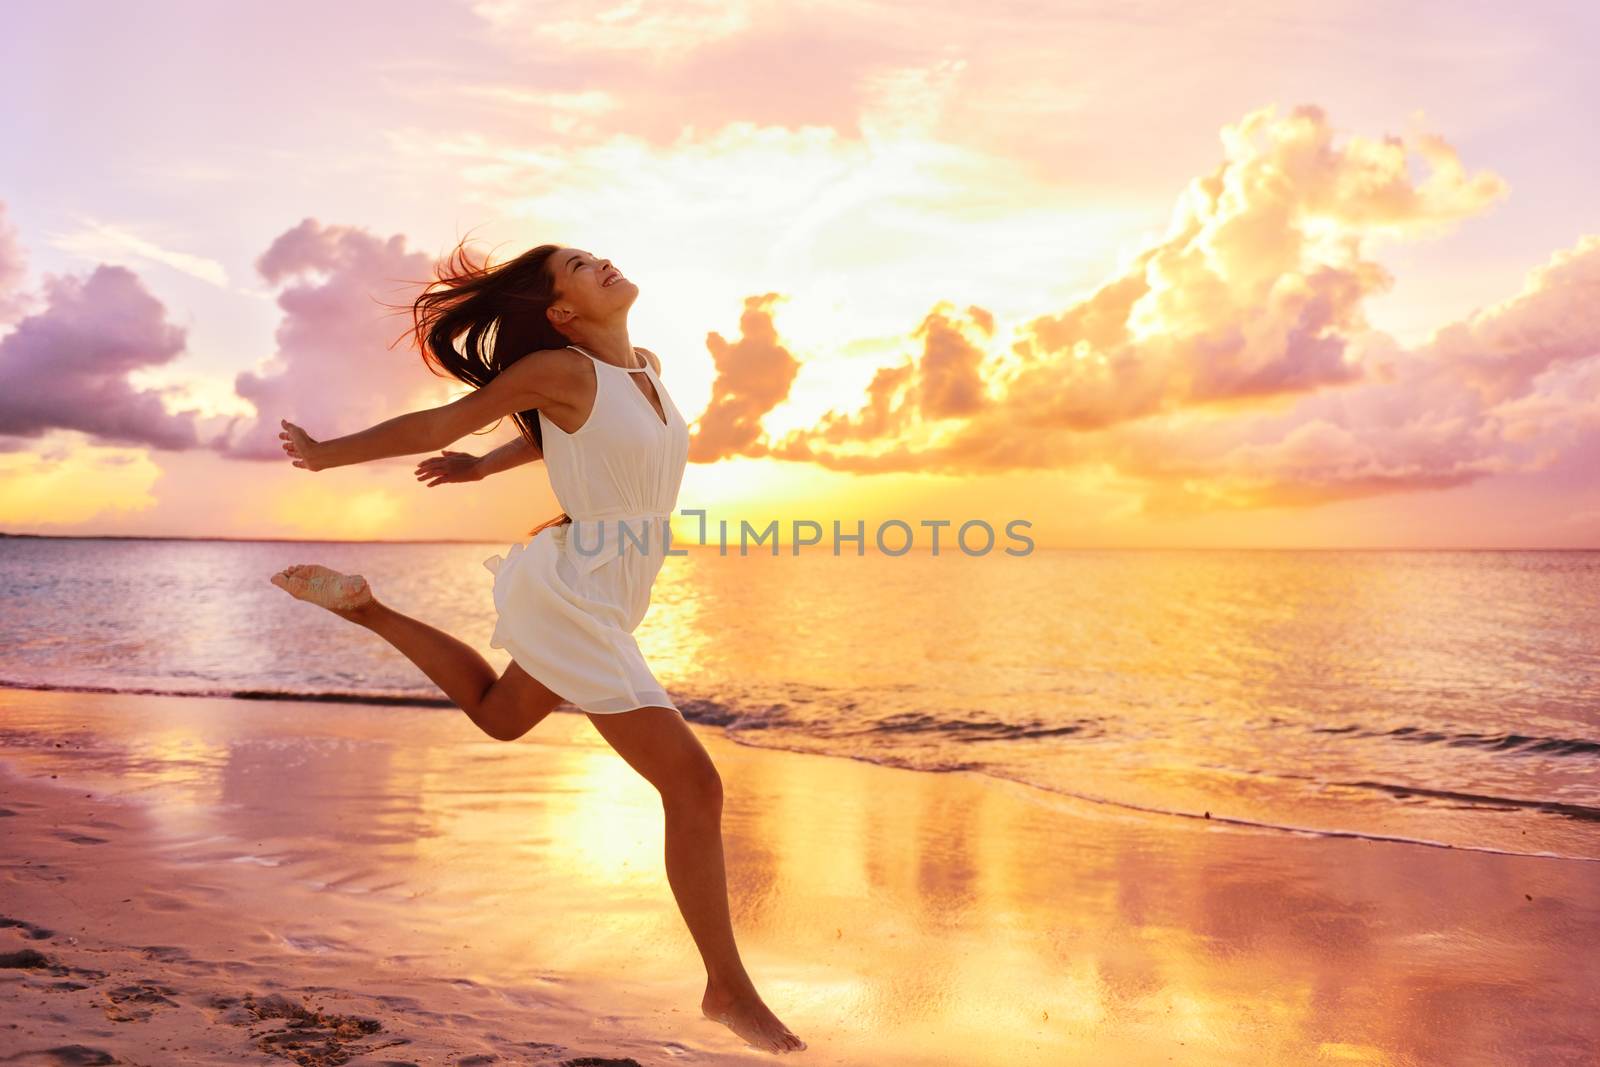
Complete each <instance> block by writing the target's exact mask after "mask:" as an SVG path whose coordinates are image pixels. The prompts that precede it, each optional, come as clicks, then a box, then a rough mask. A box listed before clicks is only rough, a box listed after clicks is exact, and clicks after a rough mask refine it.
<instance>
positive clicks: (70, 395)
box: [0, 265, 199, 450]
mask: <svg viewBox="0 0 1600 1067" xmlns="http://www.w3.org/2000/svg"><path fill="white" fill-rule="evenodd" d="M44 304H45V306H44V309H43V310H42V311H39V312H37V313H35V314H32V315H28V316H26V317H24V318H23V319H22V320H21V321H20V322H18V323H17V325H16V327H15V329H13V330H12V331H11V332H10V333H8V334H7V335H6V336H5V337H4V338H3V339H0V434H8V435H12V436H14V437H20V438H32V437H38V436H40V435H42V434H44V433H46V432H47V431H49V430H52V429H69V430H77V431H80V432H82V433H85V434H88V435H90V436H91V437H93V438H96V439H98V440H99V441H102V442H105V443H113V444H131V445H149V446H150V447H152V448H165V449H185V448H193V447H195V446H196V445H197V444H199V438H198V436H197V431H196V425H195V416H194V413H193V412H182V413H179V414H171V413H169V412H168V411H167V409H166V407H165V405H164V404H163V403H162V399H161V396H162V393H161V390H157V389H136V388H134V387H133V386H132V385H131V384H129V381H128V375H129V374H130V373H131V372H133V371H136V370H141V369H144V368H149V367H157V366H160V365H162V364H165V363H168V362H171V361H172V360H173V359H175V358H176V357H177V356H178V355H179V354H181V353H182V352H183V350H184V337H185V334H184V331H183V329H182V328H180V327H178V326H175V325H173V324H171V323H169V322H167V321H166V309H165V308H164V307H163V306H162V304H161V302H160V301H159V300H157V299H156V298H155V297H154V296H152V295H151V294H150V292H149V291H148V290H146V289H145V287H144V285H143V283H142V282H140V280H139V278H138V276H137V275H136V274H134V273H133V272H132V271H130V270H128V269H127V268H125V267H116V266H107V265H101V266H99V267H96V268H95V269H94V271H93V272H91V273H90V274H89V275H88V276H87V277H71V276H55V275H50V276H47V277H46V279H45V282H44ZM11 445H12V449H14V448H17V447H21V443H20V442H12V443H11ZM8 450H11V449H8Z"/></svg>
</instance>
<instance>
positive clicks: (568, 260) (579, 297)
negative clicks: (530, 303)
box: [549, 248, 639, 326]
mask: <svg viewBox="0 0 1600 1067" xmlns="http://www.w3.org/2000/svg"><path fill="white" fill-rule="evenodd" d="M549 262H550V270H551V271H552V272H553V274H554V280H555V286H556V292H557V293H558V294H559V295H558V296H557V298H556V301H555V303H554V304H552V305H551V311H552V312H559V311H560V310H561V309H565V310H566V311H569V312H571V313H572V316H575V317H577V318H580V319H586V320H588V321H590V322H603V321H605V320H606V319H609V318H612V317H614V316H616V315H617V314H619V313H621V312H624V311H626V310H627V309H628V307H629V306H630V305H631V304H632V303H633V301H634V298H635V297H637V296H638V295H639V287H638V286H637V285H634V284H633V283H632V282H630V281H629V280H628V279H626V278H624V277H623V276H622V272H621V271H619V270H617V268H616V267H614V266H612V265H611V261H610V260H609V259H600V258H597V257H595V256H592V255H590V254H589V253H588V252H585V251H584V250H583V249H581V248H563V249H562V250H561V251H559V252H557V253H556V254H555V255H553V256H551V257H550V260H549ZM567 319H568V316H565V315H559V314H553V315H552V321H553V322H555V324H556V325H557V326H560V325H562V324H563V322H564V321H567Z"/></svg>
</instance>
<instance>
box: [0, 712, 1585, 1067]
mask: <svg viewBox="0 0 1600 1067" xmlns="http://www.w3.org/2000/svg"><path fill="white" fill-rule="evenodd" d="M3 699H4V701H5V704H4V715H5V718H4V727H5V730H4V734H3V736H0V760H3V761H4V762H5V763H6V764H8V765H9V766H10V767H11V768H12V770H13V772H14V773H18V774H21V775H23V776H28V777H36V778H48V775H49V774H58V775H60V776H61V777H62V778H71V779H73V780H75V781H83V782H92V783H94V785H95V788H104V789H108V790H113V791H116V790H121V791H123V792H124V793H127V794H131V795H133V796H137V797H139V798H141V799H143V800H144V801H146V802H147V803H148V807H149V810H150V812H151V813H152V815H153V816H155V818H156V820H157V822H156V825H157V826H158V827H159V830H160V833H161V835H162V838H161V844H160V847H159V848H157V849H153V850H152V851H151V853H150V854H149V855H148V856H147V861H148V862H150V863H157V862H163V863H165V862H176V863H183V864H190V865H197V866H199V867H201V868H202V871H211V872H220V871H222V870H223V869H224V868H231V870H232V874H231V875H230V877H231V878H232V879H233V881H232V882H227V883H226V884H228V885H233V886H234V888H232V889H226V892H224V889H225V882H226V880H225V879H223V878H222V876H221V874H220V873H218V874H216V876H215V877H211V878H209V881H210V882H211V883H214V887H215V888H214V893H213V894H212V896H214V897H215V898H216V899H214V900H213V899H211V897H207V898H206V900H209V901H210V903H204V902H202V901H196V902H191V903H192V907H191V910H190V911H189V913H188V918H187V919H186V927H185V929H186V931H187V933H186V935H185V936H188V937H190V938H191V939H193V940H194V941H195V942H197V943H199V942H203V941H204V940H205V939H206V937H207V936H208V935H207V927H206V923H205V921H204V915H205V907H215V908H233V909H238V908H254V907H259V908H263V909H266V912H267V913H272V912H273V911H274V909H277V910H278V911H281V913H282V914H281V920H280V921H281V927H280V928H281V930H282V931H283V933H284V936H285V937H287V938H292V939H295V940H294V943H296V944H300V945H305V944H315V945H317V946H319V948H320V949H321V952H320V953H319V955H320V956H322V957H326V958H328V959H338V960H340V961H343V963H345V964H347V965H348V966H350V967H351V968H353V969H354V970H355V972H357V973H359V971H360V970H361V969H362V968H367V969H368V970H370V971H373V972H377V971H384V972H386V973H387V972H388V971H390V970H393V969H396V968H399V969H403V970H405V971H407V972H416V973H428V974H458V975H464V976H468V977H470V978H471V979H472V980H473V981H475V982H480V983H485V984H488V985H491V986H494V987H497V988H505V989H514V988H523V989H526V988H532V987H542V988H552V987H551V986H550V983H552V982H558V981H559V982H560V983H562V986H561V988H560V995H561V996H562V997H563V998H568V999H567V1000H566V1001H565V1003H568V1004H569V1006H570V1004H572V1003H577V1004H583V1003H588V1002H589V1001H590V1000H591V999H592V1001H593V1003H592V1004H590V1009H591V1010H592V1011H594V1012H597V1013H608V1014H606V1018H607V1019H609V1020H611V1023H609V1024H608V1025H611V1026H614V1027H615V1029H616V1030H617V1031H618V1032H628V1033H637V1032H650V1033H659V1034H670V1035H672V1039H673V1040H685V1041H687V1040H695V1041H700V1042H703V1043H704V1046H705V1047H706V1048H708V1049H720V1050H721V1051H722V1052H723V1053H737V1052H738V1042H737V1039H733V1038H731V1037H729V1038H726V1039H724V1038H723V1036H722V1035H720V1034H718V1033H716V1032H715V1030H716V1029H717V1028H715V1027H714V1026H712V1025H711V1024H706V1026H705V1027H701V1026H700V1025H699V1024H698V1023H697V1022H696V1021H695V1019H694V1015H693V1009H694V1007H695V1004H696V1003H697V999H698V995H699V992H700V988H701V984H702V982H703V978H704V972H703V970H702V968H701V965H700V962H699V959H698V956H697V954H696V953H695V950H694V946H693V944H692V942H691V941H690V939H689V936H688V933H687V930H686V929H685V928H684V926H683V923H682V920H681V918H680V917H679V915H678V913H677V909H676V907H675V905H674V903H673V900H672V897H671V894H670V889H669V887H668V884H667V881H666V877H665V873H664V871H663V869H662V824H661V811H660V802H659V799H658V798H657V796H656V795H655V793H654V791H653V789H651V788H650V787H649V786H648V784H647V783H645V782H644V781H643V780H642V779H640V778H639V777H638V776H637V775H636V774H634V773H633V772H632V770H631V769H629V768H628V767H627V765H626V764H624V763H623V762H622V761H621V760H620V759H619V758H618V757H617V756H616V755H615V754H614V753H612V752H611V750H610V749H609V748H608V747H607V746H606V745H605V744H604V742H603V741H602V740H601V739H600V738H599V737H598V735H597V734H596V733H595V732H594V730H593V729H592V727H591V726H590V725H589V724H588V722H587V720H586V719H585V718H584V717H583V716H581V715H574V714H567V713H560V714H556V715H553V716H551V717H550V718H549V719H547V720H546V721H545V722H544V723H542V724H541V725H540V726H539V728H538V729H537V730H536V731H535V732H534V733H533V734H530V735H529V736H528V737H526V738H524V739H523V740H522V741H521V742H519V743H517V744H512V745H505V744H499V743H496V742H491V741H487V740H484V739H481V737H480V736H476V735H475V731H474V730H473V728H472V727H471V725H470V724H469V723H467V722H466V720H465V719H464V717H462V716H460V715H459V713H448V712H440V711H437V710H429V709H415V708H383V707H359V706H358V707H340V708H337V709H329V708H327V707H325V706H319V705H313V704H279V705H269V704H242V703H238V702H223V701H205V700H181V699H173V698H152V697H130V696H114V697H113V696H104V697H102V696H96V695H91V694H41V693H17V692H7V693H5V694H4V696H3ZM699 732H700V734H701V736H702V737H703V738H704V740H705V743H706V745H707V747H708V749H710V751H711V752H712V755H713V757H714V758H715V760H716V761H717V764H718V767H719V769H720V771H721V773H722V776H723V781H724V785H725V793H726V801H725V806H724V833H725V840H726V849H727V859H728V871H729V878H730V883H731V884H730V891H731V895H732V910H733V919H734V925H735V930H736V932H737V934H738V937H739V941H740V945H741V949H742V951H743V953H744V956H745V962H746V965H747V967H748V968H749V970H750V972H751V974H752V976H753V977H754V978H755V980H756V982H757V985H758V987H759V988H760V989H761V991H762V993H763V995H764V996H765V997H766V998H767V999H768V1001H769V1002H770V1003H772V1004H773V1005H774V1006H775V1008H777V1010H778V1011H779V1013H780V1015H781V1016H782V1017H783V1018H784V1020H785V1021H786V1022H788V1023H789V1024H790V1025H791V1026H792V1027H793V1028H794V1029H795V1030H796V1032H798V1033H800V1034H801V1035H802V1036H803V1037H804V1038H805V1039H806V1040H807V1042H808V1043H809V1045H810V1047H811V1048H812V1049H817V1050H823V1051H824V1052H825V1054H826V1055H827V1057H828V1060H827V1061H828V1062H844V1063H865V1062H895V1063H958V1062H959V1063H1045V1062H1050V1063H1062V1062H1075V1061H1077V1060H1081V1061H1082V1062H1090V1063H1118V1064H1137V1063H1147V1062H1148V1063H1165V1062H1169V1061H1170V1062H1178V1063H1184V1064H1193V1063H1219V1064H1220V1063H1228V1064H1236V1063H1275V1064H1276V1063H1311V1062H1321V1061H1324V1060H1332V1061H1336V1062H1351V1063H1375V1064H1439V1063H1451V1064H1455V1063H1501V1062H1535V1061H1541V1062H1542V1061H1552V1062H1558V1061H1561V1060H1562V1059H1563V1057H1566V1058H1567V1059H1568V1060H1571V1057H1572V1055H1574V1054H1575V1052H1576V1050H1578V1049H1580V1048H1583V1047H1586V1046H1592V1043H1593V1042H1594V1041H1595V1040H1596V1039H1597V1038H1600V1025H1597V1024H1596V1022H1595V1020H1594V1017H1593V1013H1592V1012H1591V1011H1590V1010H1589V1009H1590V1007H1591V1006H1592V1003H1593V999H1594V996H1595V993H1596V990H1597V986H1596V977H1595V972H1594V970H1593V965H1592V963H1591V962H1590V960H1589V953H1588V952H1587V950H1586V947H1585V946H1587V945H1590V944H1593V943H1594V941H1595V938H1596V937H1597V935H1600V889H1597V886H1600V865H1596V864H1594V863H1585V862H1577V861H1568V860H1555V859H1532V858H1517V857H1508V856H1498V855H1492V854H1486V853H1475V852H1461V851H1452V850H1445V849H1436V848H1425V847H1417V846H1408V845H1400V844H1392V843H1382V842H1371V841H1361V840H1349V839H1329V838H1316V837H1308V836H1304V835H1296V834H1291V833H1282V832H1267V831H1253V830H1242V829H1239V828H1232V827H1224V826H1218V825H1208V824H1206V823H1203V822H1194V821H1188V820H1163V819H1158V818H1151V817H1146V816H1140V815H1136V814H1132V813H1123V812H1118V811H1116V810H1114V809H1106V808H1103V807H1097V806H1093V805H1084V804H1080V803H1077V802H1074V801H1070V800H1063V799H1062V798H1059V797H1055V796H1051V795H1049V794H1043V793H1039V792H1037V791H1033V790H1029V789H1028V788H1026V787H1024V786H1021V785H1017V784H1015V783H1009V782H1003V781H996V780H993V779H989V778H985V777H982V776H978V775H972V774H930V773H923V772H914V771H904V770H895V769H888V768H883V767H878V766H873V765H870V764H865V763H861V762H857V761H852V760H847V759H840V758H831V757H824V756H816V755H800V754H794V753H785V752H775V751H765V750H759V749H753V748H748V747H744V746H739V745H734V744H731V743H729V742H727V741H725V740H724V739H722V738H721V737H720V736H718V734H717V732H716V731H714V730H707V729H703V728H701V729H700V730H699ZM62 738H70V743H69V744H67V745H65V746H63V748H56V747H54V745H53V744H52V743H51V740H52V739H54V740H60V739H62ZM207 865H209V866H207ZM108 876H109V877H111V878H112V879H116V878H123V879H127V880H128V881H129V882H130V883H131V882H133V881H135V880H138V879H140V878H142V877H143V876H142V875H141V874H140V872H139V871H137V870H120V871H111V872H108ZM196 877H199V875H196ZM93 891H94V887H92V886H90V887H84V892H85V893H92V892H93ZM112 891H113V890H112V889H107V890H106V892H107V893H108V894H109V893H110V892H112ZM246 892H248V893H256V894H258V895H259V899H250V900H239V899H235V898H234V896H231V895H229V894H233V895H236V894H239V893H246ZM124 895H126V894H124ZM24 918H26V916H24ZM263 921H266V920H263ZM708 1028H709V1029H708ZM718 1042H722V1044H718ZM752 1055H753V1054H752ZM752 1062H753V1060H752Z"/></svg>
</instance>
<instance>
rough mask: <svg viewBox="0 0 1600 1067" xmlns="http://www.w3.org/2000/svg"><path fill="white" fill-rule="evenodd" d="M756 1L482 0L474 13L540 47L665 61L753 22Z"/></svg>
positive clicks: (498, 33)
mask: <svg viewBox="0 0 1600 1067" xmlns="http://www.w3.org/2000/svg"><path fill="white" fill-rule="evenodd" d="M754 8H755V4H754V3H752V2H751V0H613V2H611V3H610V4H606V5H602V6H600V7H599V8H598V9H596V8H594V7H584V8H581V9H579V8H573V9H570V12H569V11H564V10H562V9H561V8H559V7H555V8H552V7H551V6H550V5H549V4H545V3H539V2H536V0H477V2H475V3H473V4H472V12H473V14H475V15H477V16H478V17H479V18H481V19H483V20H484V21H485V22H487V23H488V24H489V25H490V27H491V28H492V29H493V30H494V32H495V37H496V39H497V40H500V41H502V42H505V41H510V40H516V41H521V42H523V43H525V44H528V45H532V46H535V47H537V48H540V49H549V50H560V51H568V52H625V53H635V54H640V55H643V56H645V57H646V58H650V59H656V60H660V61H665V60H666V59H668V58H671V57H675V56H677V55H681V54H682V53H685V52H688V51H690V50H692V49H694V48H697V47H699V46H701V45H703V44H705V43H706V42H708V41H714V40H718V39H720V38H723V37H727V36H730V35H732V34H735V33H738V32H740V31H742V30H744V29H745V28H746V27H748V26H749V25H750V23H751V15H752V13H753V10H754Z"/></svg>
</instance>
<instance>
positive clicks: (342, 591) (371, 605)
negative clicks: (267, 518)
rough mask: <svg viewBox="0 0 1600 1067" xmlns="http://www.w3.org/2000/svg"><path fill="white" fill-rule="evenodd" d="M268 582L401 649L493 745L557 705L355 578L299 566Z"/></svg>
mask: <svg viewBox="0 0 1600 1067" xmlns="http://www.w3.org/2000/svg"><path fill="white" fill-rule="evenodd" d="M271 581H272V584H273V585H276V586H278V587H279V588H280V589H283V590H286V591H287V592H288V593H290V594H291V595H293V596H295V597H296V598H298V599H300V600H305V601H307V602H309V603H312V604H316V605H318V606H319V607H325V608H327V609H328V610H329V611H331V612H333V613H334V614H335V615H338V616H339V617H340V618H342V619H346V620H348V621H350V622H353V623H355V624H356V625H358V626H365V627H366V628H367V629H369V630H371V631H372V632H373V633H375V634H377V635H378V636H379V637H381V638H383V639H384V640H385V641H387V642H389V643H390V644H391V645H393V646H394V647H395V648H397V649H399V650H400V652H401V653H402V654H403V655H404V656H405V657H406V658H407V659H409V660H410V661H411V662H412V663H415V664H416V665H417V667H418V668H420V669H421V671H422V673H423V674H426V675H427V676H428V677H429V678H431V679H432V680H433V683H434V684H435V685H437V686H438V687H439V688H440V689H441V690H443V691H444V695H445V696H447V697H449V698H450V700H451V702H452V703H454V704H455V705H456V707H458V708H460V709H461V710H462V711H464V712H466V713H467V716H468V717H469V718H471V719H472V721H473V722H474V723H476V724H477V725H478V728H479V729H481V730H482V731H483V732H484V733H486V734H488V735H489V736H490V737H492V738H494V739H495V740H497V741H515V740H516V739H517V738H519V737H521V736H522V735H523V734H525V733H527V732H528V731H529V730H531V729H533V728H534V727H535V726H536V725H538V723H539V722H540V720H542V719H543V718H544V717H545V716H546V715H548V714H549V713H550V710H551V709H552V708H554V707H555V706H556V705H557V704H559V703H561V698H560V697H559V696H557V695H556V694H555V693H554V692H552V691H551V690H550V689H549V688H547V687H546V686H545V685H543V684H542V683H541V682H539V681H538V680H536V679H535V678H533V677H532V676H531V675H529V674H528V672H527V671H524V670H523V669H522V668H521V667H519V666H517V664H516V662H515V661H513V662H512V663H510V664H508V665H507V667H506V670H505V673H504V674H501V675H496V674H495V672H494V668H493V667H492V666H490V665H489V661H488V660H486V659H484V658H483V656H481V655H479V654H478V652H477V651H476V650H475V649H474V648H472V646H470V645H468V644H466V643H465V642H463V641H460V640H458V639H457V638H454V637H451V636H450V635H449V634H447V633H445V632H444V631H443V630H439V629H436V628H435V627H432V626H429V625H428V624H427V623H425V622H421V621H419V620H417V619H413V618H412V617H411V616H409V615H403V614H401V613H400V612H398V611H395V610H394V609H393V608H391V607H389V606H388V605H386V604H383V603H380V602H379V601H378V599H377V598H376V597H375V596H373V595H372V591H371V589H370V588H368V587H367V583H366V579H364V578H361V577H359V576H357V575H341V574H340V573H339V572H338V571H334V570H330V569H329V568H327V567H323V566H321V565H320V564H299V565H296V566H293V567H286V568H285V569H283V570H281V571H279V572H278V573H277V574H274V575H273V576H272V579H271Z"/></svg>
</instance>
